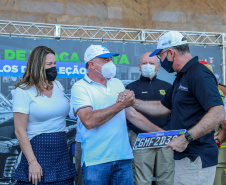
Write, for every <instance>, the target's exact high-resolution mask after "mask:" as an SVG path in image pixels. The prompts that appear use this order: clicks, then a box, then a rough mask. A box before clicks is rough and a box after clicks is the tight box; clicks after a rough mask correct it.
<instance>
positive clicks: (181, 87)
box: [178, 84, 188, 91]
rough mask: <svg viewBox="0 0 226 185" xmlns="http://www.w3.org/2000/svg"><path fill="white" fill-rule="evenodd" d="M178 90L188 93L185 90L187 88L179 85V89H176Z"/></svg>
mask: <svg viewBox="0 0 226 185" xmlns="http://www.w3.org/2000/svg"><path fill="white" fill-rule="evenodd" d="M178 89H180V90H182V91H188V88H187V87H184V86H182V85H181V84H180V86H179V88H178Z"/></svg>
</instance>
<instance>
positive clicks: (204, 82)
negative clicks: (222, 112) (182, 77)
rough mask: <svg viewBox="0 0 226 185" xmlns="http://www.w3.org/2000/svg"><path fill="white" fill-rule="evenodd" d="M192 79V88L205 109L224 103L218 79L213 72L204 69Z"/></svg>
mask: <svg viewBox="0 0 226 185" xmlns="http://www.w3.org/2000/svg"><path fill="white" fill-rule="evenodd" d="M190 79H191V80H192V81H191V82H190V84H191V90H192V92H193V94H194V96H195V97H196V98H197V100H198V101H199V103H200V104H201V105H202V107H203V109H204V110H205V111H207V110H208V109H209V108H211V107H213V106H217V105H223V102H222V99H221V97H220V93H219V90H218V88H217V81H216V79H215V77H214V76H213V74H212V73H211V72H209V71H202V72H200V73H196V74H195V75H193V78H190Z"/></svg>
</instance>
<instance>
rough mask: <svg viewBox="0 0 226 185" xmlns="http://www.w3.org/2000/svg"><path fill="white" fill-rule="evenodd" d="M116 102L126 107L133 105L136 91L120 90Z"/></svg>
mask: <svg viewBox="0 0 226 185" xmlns="http://www.w3.org/2000/svg"><path fill="white" fill-rule="evenodd" d="M116 102H117V103H120V104H122V105H123V107H124V108H127V107H130V106H132V105H133V104H134V103H135V95H134V92H133V91H130V90H128V89H126V90H124V91H123V92H120V93H119V95H118V99H117V101H116Z"/></svg>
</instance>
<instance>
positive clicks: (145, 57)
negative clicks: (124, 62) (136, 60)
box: [140, 52, 158, 65]
mask: <svg viewBox="0 0 226 185" xmlns="http://www.w3.org/2000/svg"><path fill="white" fill-rule="evenodd" d="M150 54H151V52H147V53H144V54H143V55H142V56H141V57H140V65H143V64H147V63H149V64H153V65H158V58H157V57H156V56H153V57H149V55H150Z"/></svg>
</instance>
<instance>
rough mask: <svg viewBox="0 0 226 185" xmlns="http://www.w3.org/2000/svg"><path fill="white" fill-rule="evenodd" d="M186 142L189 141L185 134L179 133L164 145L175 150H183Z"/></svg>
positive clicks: (186, 144)
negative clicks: (179, 134)
mask: <svg viewBox="0 0 226 185" xmlns="http://www.w3.org/2000/svg"><path fill="white" fill-rule="evenodd" d="M188 143H189V142H188V141H187V140H186V138H185V136H184V135H181V136H178V137H176V138H175V139H173V140H172V141H170V143H169V144H168V145H167V146H166V147H167V148H171V149H172V150H175V151H177V152H183V151H184V150H185V149H186V148H187V146H188Z"/></svg>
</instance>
